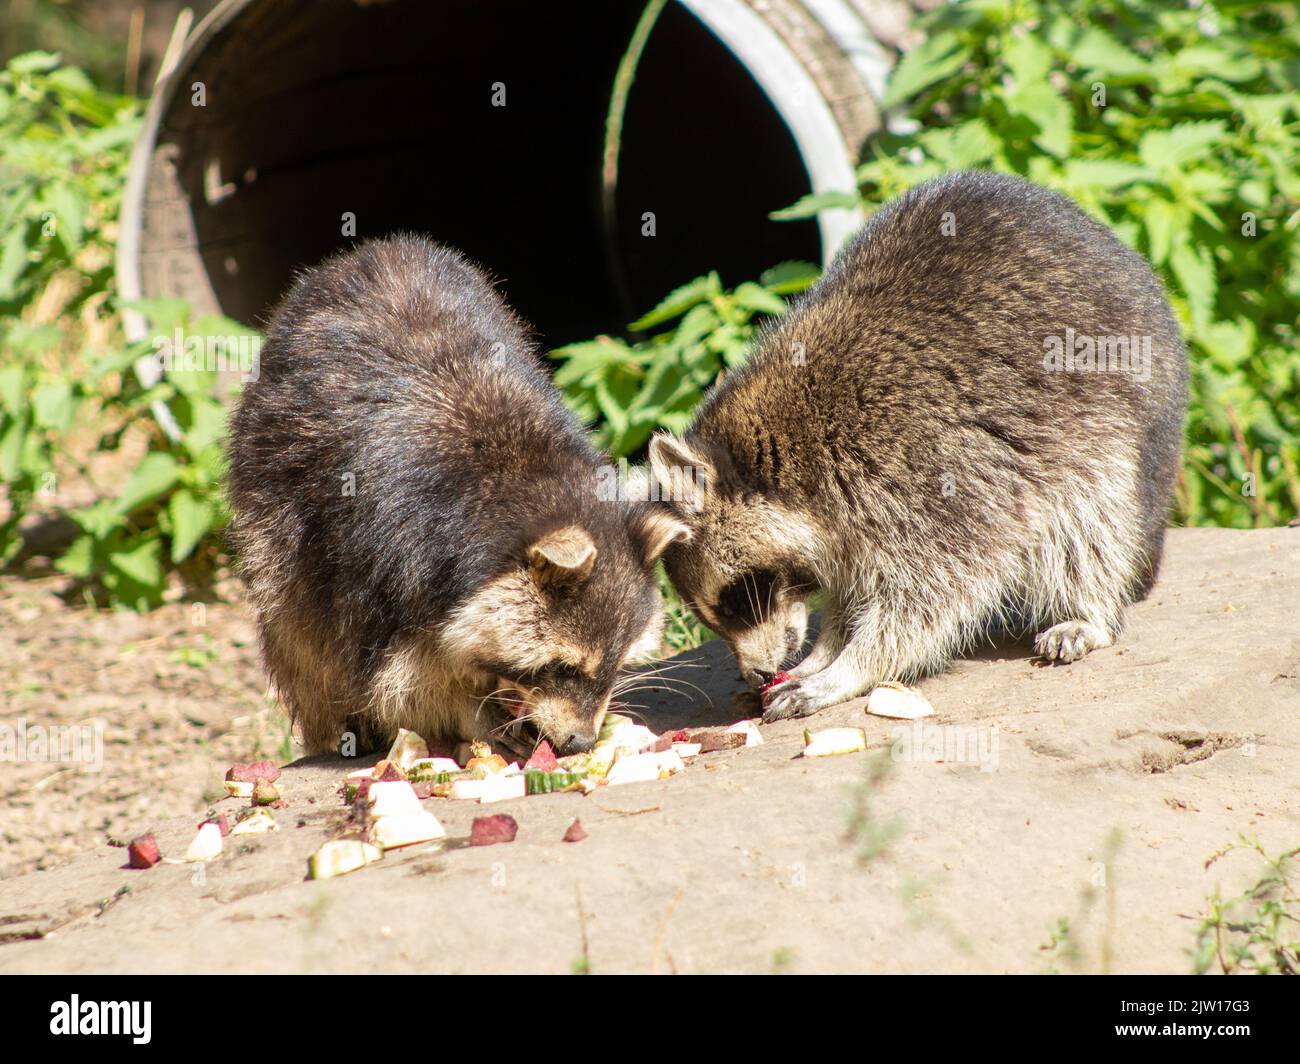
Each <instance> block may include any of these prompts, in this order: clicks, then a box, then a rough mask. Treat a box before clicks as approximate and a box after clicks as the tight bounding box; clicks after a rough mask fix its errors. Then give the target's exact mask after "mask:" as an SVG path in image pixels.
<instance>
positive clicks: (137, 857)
mask: <svg viewBox="0 0 1300 1064" xmlns="http://www.w3.org/2000/svg"><path fill="white" fill-rule="evenodd" d="M126 852H127V856H128V857H129V859H130V863H131V867H132V868H152V867H153V866H154V865H156V864H157V863H158V861H159V859H160V858H159V854H158V843H157V842H156V841H155V840H154V837H153V836H152V835H141V836H140V837H139V838H138V839H132V840H131V845H129V846H128V847H127V848H126Z"/></svg>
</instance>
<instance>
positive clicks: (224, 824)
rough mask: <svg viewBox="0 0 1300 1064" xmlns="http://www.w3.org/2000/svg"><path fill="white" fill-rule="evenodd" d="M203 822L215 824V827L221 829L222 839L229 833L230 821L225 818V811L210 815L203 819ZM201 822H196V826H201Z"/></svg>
mask: <svg viewBox="0 0 1300 1064" xmlns="http://www.w3.org/2000/svg"><path fill="white" fill-rule="evenodd" d="M203 824H216V825H217V827H219V828H220V829H221V837H222V838H223V839H224V838H225V837H226V836H227V835H229V834H230V822H229V821H228V820H226V814H225V813H222V814H221V815H220V816H210V817H208V819H207V820H205V821H203ZM203 824H198V825H196V826H197V827H203Z"/></svg>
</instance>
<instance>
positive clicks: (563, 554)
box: [528, 525, 596, 587]
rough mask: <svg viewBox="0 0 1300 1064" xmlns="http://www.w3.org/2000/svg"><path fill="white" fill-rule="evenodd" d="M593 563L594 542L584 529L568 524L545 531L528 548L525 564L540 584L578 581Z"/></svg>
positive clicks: (585, 576)
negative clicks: (526, 562) (552, 530)
mask: <svg viewBox="0 0 1300 1064" xmlns="http://www.w3.org/2000/svg"><path fill="white" fill-rule="evenodd" d="M595 564H596V544H595V543H593V542H592V540H591V536H590V535H589V534H588V532H587V530H586V529H584V528H579V527H578V526H577V525H568V526H566V527H564V528H557V529H556V530H555V531H554V532H548V533H546V535H544V536H543V537H542V538H541V539H539V540H538V541H537V542H536V543H534V544H532V546H530V547H529V548H528V567H529V571H530V572H531V573H532V574H533V579H534V580H536V581H537V582H538V583H539V584H541V585H542V586H543V587H547V586H550V585H553V584H580V583H582V582H583V581H584V580H586V579H587V577H589V576H590V575H591V567H592V566H593V565H595Z"/></svg>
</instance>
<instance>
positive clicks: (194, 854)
mask: <svg viewBox="0 0 1300 1064" xmlns="http://www.w3.org/2000/svg"><path fill="white" fill-rule="evenodd" d="M220 856H221V828H219V827H217V825H216V824H204V825H202V826H201V827H200V828H199V833H198V834H197V835H195V836H194V841H193V842H191V843H190V847H189V849H188V850H186V851H185V858H184V859H185V860H186V861H211V860H213V859H215V858H217V857H220Z"/></svg>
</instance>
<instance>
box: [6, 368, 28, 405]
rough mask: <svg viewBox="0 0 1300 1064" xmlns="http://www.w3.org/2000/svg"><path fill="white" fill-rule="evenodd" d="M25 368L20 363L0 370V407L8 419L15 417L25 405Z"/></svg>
mask: <svg viewBox="0 0 1300 1064" xmlns="http://www.w3.org/2000/svg"><path fill="white" fill-rule="evenodd" d="M26 377H27V367H26V366H24V365H23V364H22V363H21V362H19V363H17V364H15V365H9V366H5V367H3V368H0V405H3V406H4V411H5V413H6V414H8V415H9V416H10V417H17V416H18V415H19V414H21V413H22V412H23V407H24V406H25V405H26V399H27V388H26Z"/></svg>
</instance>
